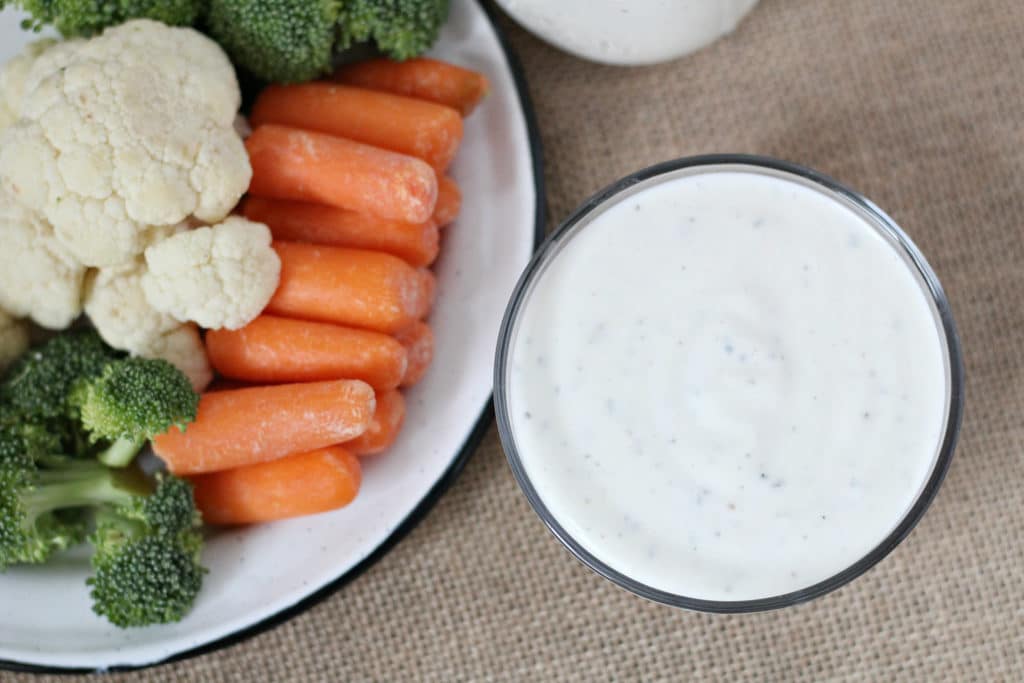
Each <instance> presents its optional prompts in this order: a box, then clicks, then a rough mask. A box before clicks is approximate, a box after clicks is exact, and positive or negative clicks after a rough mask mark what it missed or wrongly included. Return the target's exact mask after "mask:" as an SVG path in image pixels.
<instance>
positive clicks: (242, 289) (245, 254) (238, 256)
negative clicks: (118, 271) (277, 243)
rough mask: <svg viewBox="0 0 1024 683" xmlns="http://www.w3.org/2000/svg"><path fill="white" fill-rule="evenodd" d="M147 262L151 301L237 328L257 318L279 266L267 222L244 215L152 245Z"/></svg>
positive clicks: (210, 324) (208, 324) (176, 313)
mask: <svg viewBox="0 0 1024 683" xmlns="http://www.w3.org/2000/svg"><path fill="white" fill-rule="evenodd" d="M146 264H147V266H148V270H147V271H146V272H145V273H144V274H143V275H142V289H143V291H144V292H145V295H146V300H147V301H148V302H149V304H150V305H151V306H152V307H153V308H154V309H156V310H157V311H160V312H162V313H166V314H169V315H171V316H172V317H173V318H174V319H175V320H178V321H180V322H186V321H194V322H196V323H198V324H199V325H201V326H202V327H204V328H208V329H219V328H222V327H224V328H228V329H232V330H234V329H238V328H240V327H244V326H245V325H247V324H248V323H249V322H251V321H252V320H253V319H254V318H256V316H258V315H259V314H260V311H262V310H263V309H264V308H265V307H266V305H267V302H268V301H269V300H270V297H271V295H273V293H274V290H275V289H277V281H278V275H279V274H280V270H281V262H280V260H279V259H278V257H277V254H276V253H274V250H273V249H271V248H270V230H269V229H268V228H267V226H265V225H263V224H261V223H253V222H252V221H249V220H247V219H245V218H242V217H240V216H232V217H230V218H228V219H227V220H225V221H224V222H223V223H220V224H218V225H215V226H213V227H204V228H197V229H195V230H189V231H187V232H183V233H180V234H178V235H175V236H173V237H171V238H168V239H166V240H164V241H162V242H159V243H157V244H155V245H153V246H151V247H149V248H148V249H146Z"/></svg>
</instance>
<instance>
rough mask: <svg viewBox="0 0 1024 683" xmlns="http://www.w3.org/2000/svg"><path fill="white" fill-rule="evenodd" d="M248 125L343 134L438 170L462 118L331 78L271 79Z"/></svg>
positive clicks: (449, 155)
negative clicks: (304, 80)
mask: <svg viewBox="0 0 1024 683" xmlns="http://www.w3.org/2000/svg"><path fill="white" fill-rule="evenodd" d="M250 121H251V123H252V125H253V126H260V125H262V124H264V123H276V124H280V125H282V126H294V127H295V128H302V129H304V130H315V131H318V132H320V133H327V134H328V135H337V136H338V137H342V138H348V139H349V140H355V141H356V142H362V143H365V144H367V145H373V146H374V147H380V148H381V149H390V150H391V151H392V152H400V153H402V154H408V155H409V156H413V157H417V158H419V159H423V160H424V161H426V162H427V163H428V164H430V165H431V166H433V167H434V168H435V169H436V170H438V171H443V170H444V169H446V168H448V165H449V164H451V162H452V159H454V158H455V153H456V152H457V151H458V150H459V143H460V142H462V118H461V117H460V116H459V113H458V112H457V111H454V110H453V109H451V108H450V107H444V106H442V105H440V104H435V103H434V102H427V101H425V100H419V99H415V98H412V97H403V96H401V95H393V94H391V93H384V92H377V91H374V90H366V89H364V88H354V87H352V86H348V85H338V84H336V83H326V82H322V81H321V82H313V83H302V84H299V85H271V86H269V87H267V88H265V89H264V90H263V92H262V93H260V96H259V97H258V98H257V99H256V104H255V105H254V106H253V110H252V117H251V119H250Z"/></svg>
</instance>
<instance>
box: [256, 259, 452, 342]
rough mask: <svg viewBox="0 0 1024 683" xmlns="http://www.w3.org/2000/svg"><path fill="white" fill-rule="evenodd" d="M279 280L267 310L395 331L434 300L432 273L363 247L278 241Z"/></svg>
mask: <svg viewBox="0 0 1024 683" xmlns="http://www.w3.org/2000/svg"><path fill="white" fill-rule="evenodd" d="M274 249H275V250H276V251H277V254H278V256H280V257H281V283H280V285H279V286H278V288H277V292H275V294H274V297H273V298H272V299H271V300H270V304H269V305H268V306H267V311H266V312H267V313H270V314H272V315H279V316H284V317H288V318H301V319H304V320H318V321H322V322H332V323H337V324H339V325H351V326H353V327H361V328H365V329H368V330H376V331H377V332H386V333H393V332H397V331H398V330H401V329H403V328H405V327H408V326H409V325H411V324H412V323H413V322H415V321H416V320H418V319H419V318H422V317H423V316H425V315H426V314H427V312H428V311H429V310H430V306H431V304H432V303H433V292H434V277H433V275H431V273H430V271H427V270H417V269H415V268H412V267H411V266H409V264H407V263H406V262H405V261H403V260H402V259H400V258H398V257H395V256H391V255H390V254H382V253H380V252H375V251H366V250H363V249H344V248H340V247H320V246H315V245H310V244H296V243H293V242H275V243H274Z"/></svg>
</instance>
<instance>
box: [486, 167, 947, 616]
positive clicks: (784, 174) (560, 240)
mask: <svg viewBox="0 0 1024 683" xmlns="http://www.w3.org/2000/svg"><path fill="white" fill-rule="evenodd" d="M711 170H743V171H747V172H751V171H752V172H756V173H762V174H766V175H769V176H774V177H780V178H784V179H787V180H790V181H795V182H797V183H800V184H803V185H805V186H809V187H812V188H814V189H816V190H818V191H820V192H822V193H824V194H825V195H827V196H829V197H831V198H832V199H834V200H836V201H837V202H839V203H841V204H843V205H845V206H846V207H848V208H851V209H852V210H854V211H855V212H856V213H857V214H859V215H860V216H861V217H862V218H864V219H866V220H867V221H868V222H869V223H870V224H872V225H873V226H874V227H875V228H876V229H877V230H878V231H880V233H881V234H882V235H883V236H884V237H886V238H888V239H889V241H890V242H891V243H892V244H893V245H894V246H895V248H896V249H897V250H898V251H900V252H902V255H903V256H904V261H905V262H906V263H907V264H908V267H909V268H911V269H912V270H913V271H915V272H916V275H917V276H918V280H919V282H920V283H921V284H922V286H923V289H924V290H925V292H926V294H927V295H929V296H930V298H931V304H932V309H933V312H934V314H935V316H936V328H937V332H938V334H939V336H940V338H941V339H940V341H941V344H942V346H943V351H944V356H945V358H944V360H945V365H946V387H947V396H946V413H945V424H944V428H943V432H942V436H941V441H940V443H939V445H938V452H937V455H936V457H935V459H934V461H933V465H932V469H931V471H930V474H929V476H928V478H927V479H926V481H925V482H924V484H923V485H922V486H921V488H920V490H919V491H918V494H917V497H916V499H915V500H914V502H913V504H912V505H911V506H910V507H909V509H908V510H907V511H906V513H905V514H904V516H903V518H902V519H901V520H900V521H899V523H898V524H897V525H896V526H895V528H894V529H893V530H892V531H891V532H890V533H889V534H888V535H887V536H886V537H885V538H884V539H883V540H882V541H881V542H879V543H878V544H877V545H876V546H875V547H874V548H873V549H871V550H870V551H869V552H868V553H867V554H865V555H864V556H863V557H861V558H860V559H859V560H858V561H856V562H854V563H853V564H852V565H850V566H848V567H847V568H845V569H843V570H842V571H839V572H838V573H836V574H834V575H832V576H830V577H829V578H827V579H825V580H822V581H819V582H817V583H814V584H813V585H810V586H808V587H806V588H803V589H801V590H796V591H793V592H788V593H784V594H780V595H774V596H769V597H764V598H758V599H752V600H735V601H723V600H707V599H701V598H695V597H690V596H686V595H678V594H675V593H671V592H667V591H664V590H661V589H659V588H656V587H652V586H650V585H646V584H644V583H642V582H640V581H637V580H635V579H634V578H632V577H630V576H627V575H625V574H623V573H622V572H620V571H618V570H617V569H615V568H613V567H611V566H609V565H608V564H607V563H606V562H604V561H602V560H601V559H599V558H598V557H596V556H595V555H594V554H593V553H592V552H590V551H589V550H587V548H585V547H583V545H582V544H581V543H580V542H579V541H577V540H576V539H575V538H573V536H572V535H571V534H569V533H568V532H567V531H566V530H565V528H564V527H563V526H562V524H560V523H559V520H558V519H557V518H556V517H555V516H554V515H553V514H552V513H551V511H550V510H549V508H548V506H547V505H546V504H545V502H544V500H543V499H542V498H541V496H540V495H539V494H538V492H537V489H536V488H535V486H534V485H533V483H532V482H531V480H530V477H529V475H528V472H527V469H526V467H524V463H523V460H522V457H521V454H520V451H519V446H518V445H517V440H516V433H515V429H514V426H513V421H512V420H511V418H510V412H509V403H510V401H509V369H510V362H509V359H510V354H511V352H512V349H513V342H514V340H515V335H516V333H517V323H518V321H519V320H520V315H521V313H522V311H523V310H524V307H525V305H526V303H527V301H528V300H529V297H530V295H531V293H532V292H533V291H534V288H535V286H536V285H537V283H538V281H539V280H540V276H541V275H542V273H544V271H545V269H546V268H547V266H548V265H549V264H550V263H552V261H553V260H554V259H555V257H556V256H557V255H558V254H559V252H560V251H561V250H562V249H564V248H566V246H567V245H568V244H570V242H571V240H572V238H573V237H574V236H575V235H576V234H578V233H579V232H580V231H582V230H584V229H586V226H587V225H588V224H590V223H591V221H592V220H593V219H594V218H595V217H596V216H598V215H600V214H601V213H602V212H603V211H604V210H605V209H607V208H608V207H610V206H613V205H616V204H618V203H619V202H620V201H622V200H623V199H625V198H627V197H629V196H631V195H633V194H635V193H637V192H639V191H641V190H643V189H646V188H648V187H651V186H653V185H656V184H660V183H662V182H666V181H670V180H673V179H676V178H679V177H682V176H686V175H691V174H699V173H706V172H708V171H711ZM963 385H964V369H963V360H962V357H961V350H960V342H959V338H958V335H957V331H956V325H955V323H954V320H953V315H952V312H951V310H950V306H949V302H948V301H947V299H946V295H945V293H944V292H943V290H942V287H941V285H940V284H939V281H938V278H937V277H936V275H935V273H934V272H933V270H932V269H931V267H930V266H929V265H928V263H927V261H926V260H925V258H924V256H923V255H922V254H921V252H920V251H919V250H918V249H917V247H916V246H915V245H914V244H913V242H912V241H911V240H910V238H909V237H908V236H907V235H906V234H905V233H904V232H903V231H902V230H901V229H900V228H899V226H897V225H896V223H895V222H894V221H893V220H892V219H891V218H889V217H888V216H887V215H886V214H885V213H884V212H882V211H881V209H879V208H878V207H877V206H875V205H874V204H873V203H872V202H871V201H869V200H868V199H866V198H864V197H863V196H861V195H860V194H858V193H856V192H854V191H853V190H850V189H849V188H847V187H845V186H843V185H841V184H840V183H838V182H836V181H835V180H832V179H831V178H828V177H826V176H824V175H822V174H820V173H817V172H815V171H812V170H810V169H807V168H804V167H801V166H798V165H796V164H792V163H788V162H784V161H779V160H776V159H771V158H767V157H759V156H750V155H732V154H730V155H721V154H720V155H707V156H697V157H687V158H682V159H676V160H673V161H668V162H665V163H661V164H658V165H655V166H651V167H649V168H646V169H643V170H641V171H637V172H636V173H633V174H630V175H628V176H626V177H625V178H622V179H621V180H618V181H616V182H614V183H612V184H611V185H609V186H608V187H606V188H605V189H603V190H601V191H600V192H598V193H597V194H595V195H594V196H593V197H591V198H590V199H588V200H587V201H586V202H584V203H583V204H582V205H581V206H580V207H579V208H578V209H576V210H575V211H574V212H573V213H572V215H570V216H569V218H568V219H566V220H565V222H564V223H562V224H561V225H560V226H559V227H558V228H557V229H556V230H555V231H554V232H553V233H552V234H551V235H550V236H548V238H547V239H546V240H545V241H544V243H543V244H542V245H541V246H540V248H539V249H538V251H537V252H536V254H535V255H534V257H533V259H532V260H531V261H530V263H529V265H528V266H527V268H526V270H525V271H524V273H523V275H522V276H521V278H520V280H519V282H518V284H517V286H516V288H515V290H514V292H513V294H512V298H511V300H510V302H509V305H508V308H507V309H506V312H505V317H504V320H503V323H502V327H501V331H500V335H499V339H498V347H497V354H496V360H495V375H494V386H495V391H494V404H495V412H496V415H497V422H498V431H499V435H500V437H501V442H502V445H503V446H504V449H505V453H506V456H507V458H508V462H509V465H510V466H511V469H512V472H513V474H514V476H515V478H516V480H517V482H518V484H519V486H520V488H521V489H522V490H523V493H524V494H525V495H526V498H527V500H528V501H529V502H530V505H532V506H533V509H534V510H535V511H536V513H537V514H538V515H539V516H540V518H541V519H542V520H543V522H544V523H545V524H546V525H547V527H548V529H549V530H550V531H551V533H553V534H554V535H555V537H556V538H557V539H558V540H559V541H560V542H561V543H562V545H564V546H565V547H566V548H567V549H568V550H569V552H570V553H572V554H573V555H574V556H575V557H576V558H577V559H578V560H579V561H581V562H582V563H583V564H584V565H586V566H587V567H589V568H590V569H592V570H593V571H595V572H597V573H598V574H600V575H601V576H603V577H605V578H607V579H609V580H611V581H612V582H614V583H615V584H617V585H618V586H620V587H622V588H624V589H626V590H628V591H630V592H632V593H635V594H636V595H639V596H641V597H644V598H647V599H649V600H653V601H656V602H660V603H664V604H667V605H673V606H676V607H682V608H686V609H691V610H698V611H705V612H721V613H737V612H756V611H764V610H771V609H778V608H781V607H787V606H790V605H795V604H798V603H802V602H805V601H807V600H811V599H813V598H816V597H819V596H821V595H824V594H826V593H828V592H830V591H833V590H835V589H837V588H839V587H841V586H843V585H845V584H847V583H849V582H850V581H852V580H853V579H855V578H856V577H858V576H860V575H861V574H863V573H864V572H866V571H867V570H868V569H870V568H871V567H872V566H874V565H875V564H877V563H878V562H879V561H880V560H882V558H884V557H885V556H886V555H888V554H889V553H890V552H892V550H893V549H894V548H895V547H896V546H897V545H898V544H899V543H900V542H901V541H902V540H903V539H904V538H906V536H907V535H908V534H909V533H910V531H911V530H912V529H913V528H914V525H916V524H917V522H918V521H919V520H920V519H921V517H922V516H923V515H924V513H925V510H926V509H927V508H928V505H929V504H930V503H931V502H932V500H933V499H934V498H935V495H936V493H937V492H938V490H939V487H940V485H941V484H942V480H943V478H944V476H945V474H946V471H947V470H948V468H949V464H950V461H951V460H952V457H953V451H954V449H955V446H956V441H957V436H958V433H959V429H960V422H961V418H962V414H963V404H964V389H963ZM595 419H596V418H595Z"/></svg>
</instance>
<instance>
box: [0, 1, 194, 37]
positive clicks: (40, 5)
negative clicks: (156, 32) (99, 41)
mask: <svg viewBox="0 0 1024 683" xmlns="http://www.w3.org/2000/svg"><path fill="white" fill-rule="evenodd" d="M4 5H10V6H15V7H19V8H21V9H22V10H24V11H26V12H28V13H29V14H31V15H32V16H31V19H26V20H25V21H24V22H23V23H22V28H25V29H31V30H34V31H39V30H40V29H41V28H42V27H43V26H44V25H46V24H52V25H53V26H54V27H55V28H56V29H57V30H58V31H60V33H61V35H63V36H64V37H66V38H76V37H80V36H82V37H88V36H92V35H95V34H97V33H100V32H101V31H103V29H105V28H107V27H108V26H113V25H115V24H120V23H123V22H125V21H128V20H129V19H155V20H156V21H162V22H163V23H165V24H168V25H170V26H192V25H193V24H195V23H196V22H197V21H198V20H199V19H200V18H201V17H202V13H203V9H204V6H205V5H206V0H0V7H3V6H4Z"/></svg>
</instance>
